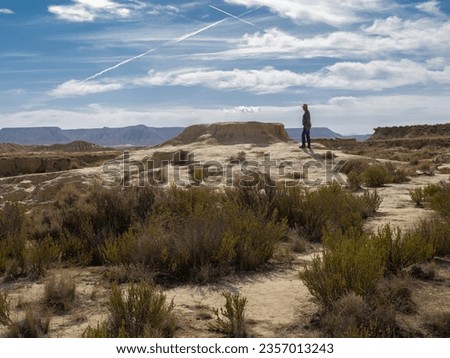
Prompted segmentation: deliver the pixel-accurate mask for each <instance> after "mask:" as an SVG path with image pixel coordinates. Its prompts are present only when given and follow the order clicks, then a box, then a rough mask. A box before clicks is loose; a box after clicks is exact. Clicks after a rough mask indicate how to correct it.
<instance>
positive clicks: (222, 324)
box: [210, 292, 247, 338]
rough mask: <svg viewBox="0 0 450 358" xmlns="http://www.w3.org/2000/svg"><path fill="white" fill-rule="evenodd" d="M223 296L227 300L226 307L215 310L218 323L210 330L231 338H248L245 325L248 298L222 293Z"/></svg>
mask: <svg viewBox="0 0 450 358" xmlns="http://www.w3.org/2000/svg"><path fill="white" fill-rule="evenodd" d="M222 296H223V297H224V298H225V305H224V307H222V308H220V310H219V309H214V314H215V315H216V322H215V324H212V325H211V326H210V328H211V329H213V330H215V331H217V332H221V333H223V334H225V335H227V336H229V337H234V338H245V337H247V329H246V324H245V305H246V303H247V298H245V297H243V296H241V295H240V294H234V295H233V294H231V293H229V292H224V293H222Z"/></svg>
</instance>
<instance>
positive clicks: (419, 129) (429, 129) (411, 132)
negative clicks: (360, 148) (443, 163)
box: [368, 123, 450, 141]
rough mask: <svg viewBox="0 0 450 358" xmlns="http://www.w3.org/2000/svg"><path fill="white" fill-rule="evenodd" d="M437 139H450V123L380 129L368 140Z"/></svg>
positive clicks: (375, 130) (376, 129)
mask: <svg viewBox="0 0 450 358" xmlns="http://www.w3.org/2000/svg"><path fill="white" fill-rule="evenodd" d="M436 137H450V123H446V124H434V125H412V126H400V127H379V128H375V129H374V134H373V135H372V136H371V137H370V138H369V139H368V140H369V141H371V140H387V139H416V138H436Z"/></svg>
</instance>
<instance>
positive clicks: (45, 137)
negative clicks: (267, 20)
mask: <svg viewBox="0 0 450 358" xmlns="http://www.w3.org/2000/svg"><path fill="white" fill-rule="evenodd" d="M184 129H185V127H162V128H158V127H147V126H145V125H143V124H141V125H135V126H127V127H120V128H110V127H103V128H91V129H61V128H59V127H24V128H2V129H0V143H13V144H20V145H52V144H67V143H70V142H73V141H85V142H89V143H94V144H97V145H100V146H125V145H133V146H155V145H158V144H161V143H164V142H166V141H168V140H170V139H172V138H174V137H176V136H177V135H179V134H180V133H181V132H182V131H183V130H184ZM286 132H287V133H288V135H289V136H290V137H291V138H292V139H294V140H295V141H300V134H301V128H287V129H286ZM311 137H312V138H348V137H346V136H342V135H340V134H338V133H336V132H333V131H332V130H330V129H329V128H325V127H313V128H312V129H311ZM350 137H351V136H350ZM356 137H358V136H355V137H354V138H356ZM366 137H367V136H364V138H357V139H358V140H362V139H365V138H366Z"/></svg>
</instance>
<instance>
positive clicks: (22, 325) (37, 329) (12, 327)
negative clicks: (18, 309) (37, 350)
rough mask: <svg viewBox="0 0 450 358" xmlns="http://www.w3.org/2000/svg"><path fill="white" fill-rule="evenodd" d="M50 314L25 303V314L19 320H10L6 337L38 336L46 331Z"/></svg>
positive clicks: (42, 335) (43, 334)
mask: <svg viewBox="0 0 450 358" xmlns="http://www.w3.org/2000/svg"><path fill="white" fill-rule="evenodd" d="M49 325H50V316H49V314H48V312H47V311H45V310H44V311H43V310H41V309H39V308H38V307H35V306H33V305H27V306H26V308H25V316H24V317H23V318H22V319H21V320H19V321H12V322H11V323H10V324H9V326H8V332H7V333H6V337H7V338H40V337H44V336H45V335H46V334H47V333H48V328H49Z"/></svg>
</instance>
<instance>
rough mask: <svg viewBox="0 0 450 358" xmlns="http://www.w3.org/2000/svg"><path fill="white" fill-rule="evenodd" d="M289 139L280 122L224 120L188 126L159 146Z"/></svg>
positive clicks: (284, 140) (263, 143)
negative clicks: (222, 121)
mask: <svg viewBox="0 0 450 358" xmlns="http://www.w3.org/2000/svg"><path fill="white" fill-rule="evenodd" d="M291 141H292V139H291V138H290V137H289V135H288V134H287V132H286V130H285V128H284V125H283V124H281V123H262V122H224V123H213V124H196V125H192V126H189V127H187V128H186V129H185V130H184V131H183V132H182V133H180V134H179V135H178V136H177V137H175V138H173V139H171V140H169V141H167V142H165V143H163V144H161V146H164V145H181V144H183V145H184V144H191V143H205V144H213V145H233V144H247V143H248V144H256V145H270V144H274V143H287V142H291Z"/></svg>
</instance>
